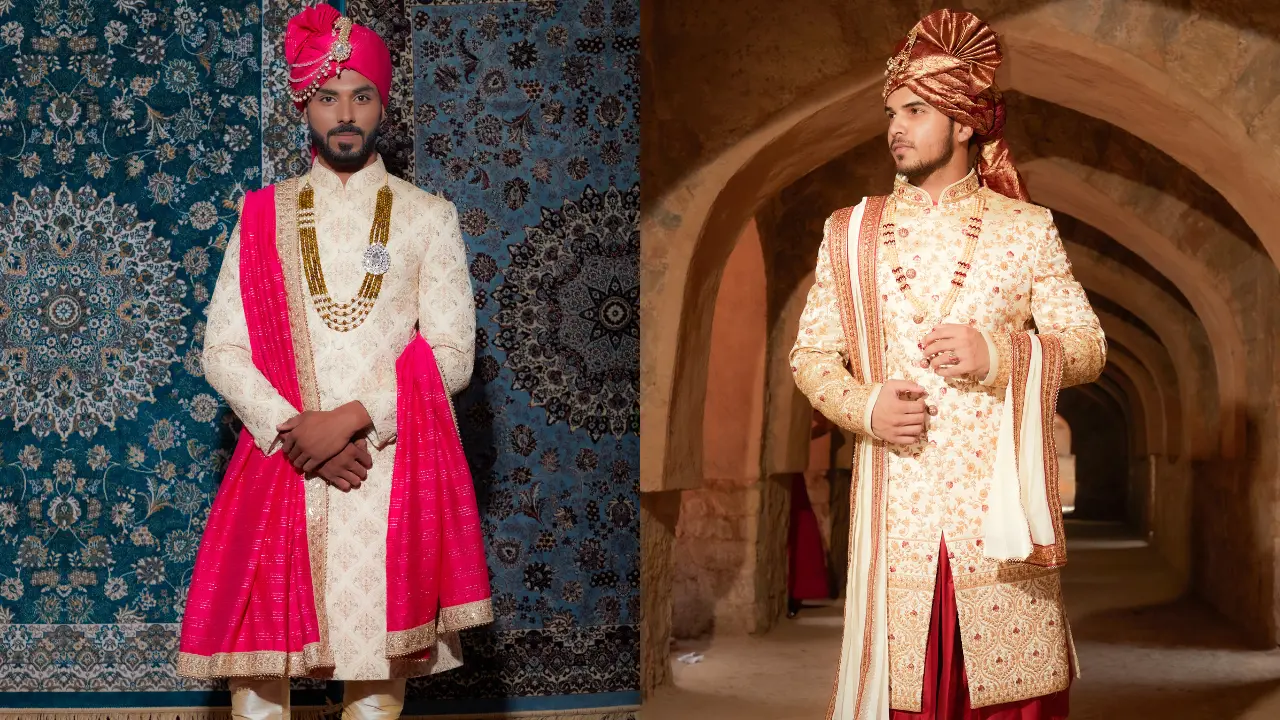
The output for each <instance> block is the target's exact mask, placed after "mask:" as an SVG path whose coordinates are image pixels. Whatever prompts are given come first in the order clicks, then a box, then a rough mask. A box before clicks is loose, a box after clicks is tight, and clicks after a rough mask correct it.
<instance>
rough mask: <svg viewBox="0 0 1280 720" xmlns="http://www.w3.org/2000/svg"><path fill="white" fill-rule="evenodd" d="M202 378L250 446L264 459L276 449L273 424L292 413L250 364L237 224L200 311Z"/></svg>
mask: <svg viewBox="0 0 1280 720" xmlns="http://www.w3.org/2000/svg"><path fill="white" fill-rule="evenodd" d="M201 362H202V363H203V365H204V374H205V379H207V380H208V381H209V385H211V386H212V387H213V389H214V390H216V391H218V394H219V395H221V396H222V398H223V399H224V400H226V401H227V405H230V406H231V409H232V411H234V412H235V414H236V416H237V417H239V418H240V421H241V422H243V423H244V426H245V428H246V429H248V431H249V434H250V435H252V436H253V441H254V443H255V444H256V445H257V446H258V448H259V449H261V450H262V452H264V453H266V454H268V455H270V454H272V453H274V452H275V451H276V450H277V449H278V444H277V443H276V437H277V435H278V434H279V433H277V432H276V426H278V425H280V424H281V423H283V422H285V421H286V420H289V419H290V418H292V417H293V416H295V415H297V414H298V410H297V409H295V408H294V407H293V405H291V404H290V403H289V401H288V400H285V399H284V397H283V396H282V395H280V393H279V392H278V391H277V390H276V388H275V386H273V385H272V384H271V381H269V380H267V378H266V376H265V375H263V374H262V371H260V370H258V368H257V367H256V366H254V364H253V351H252V350H251V348H250V345H249V325H248V322H247V321H246V320H245V316H244V300H243V298H242V297H241V295H240V226H239V225H236V227H235V229H234V230H232V232H231V239H230V241H229V242H228V243H227V250H226V253H225V254H224V255H223V256H222V269H221V270H220V271H219V272H218V281H217V284H216V285H215V286H214V289H213V297H212V298H211V299H210V300H209V307H208V309H207V310H206V326H205V337H204V351H203V353H202V354H201Z"/></svg>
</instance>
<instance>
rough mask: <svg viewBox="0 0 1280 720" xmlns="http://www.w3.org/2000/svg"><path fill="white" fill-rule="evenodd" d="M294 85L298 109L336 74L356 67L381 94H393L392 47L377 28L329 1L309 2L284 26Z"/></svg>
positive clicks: (384, 103)
mask: <svg viewBox="0 0 1280 720" xmlns="http://www.w3.org/2000/svg"><path fill="white" fill-rule="evenodd" d="M284 54H285V60H287V61H288V62H289V87H290V89H292V90H293V93H292V99H293V104H294V105H295V106H297V108H298V109H299V110H301V109H302V108H304V107H306V105H307V101H308V100H310V99H311V96H312V95H315V93H316V91H317V90H319V89H320V87H321V86H322V85H324V84H325V83H326V82H328V80H329V79H330V78H332V77H336V76H338V75H340V74H341V73H342V71H343V70H354V71H356V72H358V73H360V74H361V75H363V76H365V77H367V78H369V80H371V81H372V82H373V84H374V86H375V87H377V88H378V94H379V95H381V96H382V106H383V107H387V105H388V104H389V102H390V98H391V52H390V51H389V50H387V45H386V43H384V42H383V41H382V38H380V37H378V34H377V33H375V32H374V31H372V30H370V29H369V28H367V27H363V26H361V25H356V24H355V23H353V22H351V20H350V19H349V18H346V17H344V16H343V15H342V13H340V12H338V11H337V10H335V9H334V8H333V7H332V6H330V5H326V4H323V3H322V4H320V5H316V6H315V7H309V8H307V9H305V10H303V11H302V12H300V13H298V14H297V15H294V16H293V18H292V19H291V20H289V27H288V28H287V29H286V30H285V31H284Z"/></svg>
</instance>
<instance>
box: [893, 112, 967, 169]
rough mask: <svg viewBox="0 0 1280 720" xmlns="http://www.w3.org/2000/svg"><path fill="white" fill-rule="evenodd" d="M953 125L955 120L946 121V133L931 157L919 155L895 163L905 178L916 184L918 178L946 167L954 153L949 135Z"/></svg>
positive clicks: (953, 128)
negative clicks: (918, 156)
mask: <svg viewBox="0 0 1280 720" xmlns="http://www.w3.org/2000/svg"><path fill="white" fill-rule="evenodd" d="M955 125H956V121H955V120H951V121H950V122H949V123H947V135H946V138H945V139H944V140H943V142H942V149H941V150H939V151H938V154H937V155H935V156H933V157H931V158H929V157H921V158H920V159H919V160H916V161H915V162H912V163H908V164H903V163H901V162H899V163H897V165H898V172H900V173H902V174H903V175H906V176H907V179H908V180H910V181H911V182H912V183H913V184H918V181H919V180H922V179H924V178H927V177H929V176H930V175H932V174H933V173H935V172H937V171H938V170H939V169H941V168H944V167H946V166H947V164H948V163H950V162H951V159H952V158H953V157H955V155H956V148H955V145H953V144H952V143H951V135H952V133H953V132H954V130H955Z"/></svg>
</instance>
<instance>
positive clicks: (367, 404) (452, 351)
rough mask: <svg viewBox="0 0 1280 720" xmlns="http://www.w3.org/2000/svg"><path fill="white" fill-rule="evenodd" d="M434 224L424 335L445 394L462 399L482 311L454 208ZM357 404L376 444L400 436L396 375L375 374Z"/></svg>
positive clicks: (422, 275)
mask: <svg viewBox="0 0 1280 720" xmlns="http://www.w3.org/2000/svg"><path fill="white" fill-rule="evenodd" d="M426 217H428V218H430V223H431V225H432V227H431V229H430V230H429V231H428V236H427V239H426V248H425V249H424V251H423V253H422V260H421V264H420V266H419V268H418V331H419V332H420V333H422V336H423V337H424V338H425V339H426V341H427V343H428V344H429V345H430V346H431V352H432V353H433V354H434V355H435V358H436V365H437V366H438V367H439V369H440V376H441V378H442V379H443V380H444V386H445V389H447V390H448V391H449V394H450V395H456V394H458V393H459V392H461V391H462V390H463V389H464V388H466V387H467V384H468V383H469V382H470V381H471V370H472V367H473V366H474V364H475V337H476V312H475V300H474V298H473V296H472V294H471V276H470V274H469V273H468V271H467V251H466V245H465V244H463V241H462V229H461V226H460V225H459V222H458V211H457V208H456V207H455V206H454V204H453V203H450V202H445V203H444V204H443V206H440V207H433V208H432V210H431V211H429V212H428V213H427V214H426ZM369 378H370V380H369V381H368V382H366V383H365V385H366V387H365V388H364V389H362V390H361V391H360V392H358V393H357V396H356V399H357V400H359V401H360V403H361V404H362V405H364V408H365V411H366V412H368V413H369V419H370V420H372V421H373V433H374V437H373V443H374V446H375V447H378V448H382V447H384V446H386V444H387V443H389V442H391V441H392V440H394V439H395V437H396V391H397V387H396V378H395V373H394V372H388V373H370V375H369Z"/></svg>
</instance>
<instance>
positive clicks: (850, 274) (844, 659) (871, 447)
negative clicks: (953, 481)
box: [827, 197, 889, 720]
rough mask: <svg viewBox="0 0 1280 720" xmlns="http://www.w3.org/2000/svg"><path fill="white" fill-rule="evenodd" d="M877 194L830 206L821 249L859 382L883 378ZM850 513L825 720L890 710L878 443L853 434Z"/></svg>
mask: <svg viewBox="0 0 1280 720" xmlns="http://www.w3.org/2000/svg"><path fill="white" fill-rule="evenodd" d="M884 200H885V199H884V198H883V197H873V198H868V199H865V200H863V201H862V202H861V203H859V204H858V205H857V207H854V208H852V209H846V210H841V211H840V212H839V213H837V214H836V218H835V219H836V222H834V223H833V225H832V227H831V237H830V238H829V239H828V250H829V252H830V253H831V263H832V268H833V270H834V274H835V278H836V282H837V291H838V293H839V297H840V316H841V318H842V320H843V322H844V332H845V341H846V343H847V344H848V347H847V348H846V351H847V353H848V355H849V364H850V368H849V371H850V373H851V374H852V375H853V377H854V378H855V379H856V380H857V381H858V382H860V383H880V382H884V380H885V368H884V353H883V348H884V342H883V326H882V324H881V315H880V302H879V295H878V294H877V292H876V260H877V249H878V242H877V241H878V237H879V229H880V214H881V212H882V211H883V209H884ZM853 462H854V472H853V489H852V492H851V493H850V503H851V504H852V507H851V508H850V514H849V576H848V577H849V579H848V586H847V587H846V589H845V612H844V640H843V643H842V647H841V650H840V669H839V671H838V673H837V677H836V688H835V694H834V696H833V698H832V701H831V706H830V708H829V709H828V711H827V717H828V719H829V720H885V719H886V718H888V717H889V639H888V634H889V633H888V610H887V604H888V575H887V571H886V567H885V547H884V543H885V494H886V483H887V479H888V469H889V468H888V456H887V452H886V446H885V443H883V442H881V441H879V440H876V439H874V438H872V437H871V436H869V435H859V436H858V438H857V440H856V444H855V446H854V460H853Z"/></svg>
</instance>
